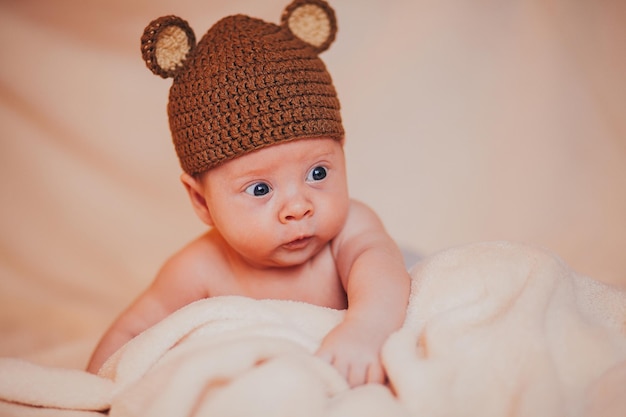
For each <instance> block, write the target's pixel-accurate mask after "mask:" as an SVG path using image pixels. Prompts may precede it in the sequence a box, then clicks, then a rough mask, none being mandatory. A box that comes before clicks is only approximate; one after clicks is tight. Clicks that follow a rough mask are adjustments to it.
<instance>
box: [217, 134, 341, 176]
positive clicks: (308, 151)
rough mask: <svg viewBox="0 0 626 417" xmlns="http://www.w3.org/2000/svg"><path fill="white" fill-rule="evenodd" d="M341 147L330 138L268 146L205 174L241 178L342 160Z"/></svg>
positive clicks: (293, 141) (299, 140)
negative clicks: (295, 166) (291, 166)
mask: <svg viewBox="0 0 626 417" xmlns="http://www.w3.org/2000/svg"><path fill="white" fill-rule="evenodd" d="M343 158H344V154H343V144H342V142H341V141H338V140H336V139H331V138H310V139H297V140H292V141H288V142H282V143H277V144H270V145H268V146H265V147H262V148H260V149H257V150H255V151H253V152H249V153H246V154H243V155H240V156H238V157H236V158H233V159H231V160H228V161H226V162H224V163H222V164H220V165H218V166H217V167H215V168H213V169H211V170H209V171H208V173H212V172H213V173H219V174H220V175H225V174H227V175H230V176H241V175H252V174H254V173H255V172H257V171H258V172H259V174H260V173H261V171H264V172H267V171H272V170H278V169H279V168H280V167H281V166H284V165H302V166H303V167H304V168H306V167H308V166H309V165H310V164H314V163H317V162H319V163H323V162H328V163H331V162H338V161H343Z"/></svg>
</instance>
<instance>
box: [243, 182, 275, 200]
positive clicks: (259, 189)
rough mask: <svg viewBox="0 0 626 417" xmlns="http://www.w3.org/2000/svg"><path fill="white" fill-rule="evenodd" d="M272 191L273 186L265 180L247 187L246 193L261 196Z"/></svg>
mask: <svg viewBox="0 0 626 417" xmlns="http://www.w3.org/2000/svg"><path fill="white" fill-rule="evenodd" d="M270 191H272V188H271V187H270V186H269V185H267V184H266V183H264V182H257V183H256V184H252V185H251V186H249V187H248V188H246V193H248V194H250V195H253V196H255V197H261V196H264V195H265V194H268V193H269V192H270Z"/></svg>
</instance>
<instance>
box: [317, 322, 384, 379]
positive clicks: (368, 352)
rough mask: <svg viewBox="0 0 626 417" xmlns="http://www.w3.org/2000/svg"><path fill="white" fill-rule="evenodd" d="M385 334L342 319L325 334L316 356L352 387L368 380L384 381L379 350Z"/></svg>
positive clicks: (370, 327)
mask: <svg viewBox="0 0 626 417" xmlns="http://www.w3.org/2000/svg"><path fill="white" fill-rule="evenodd" d="M384 341H385V336H381V335H379V334H376V327H375V326H372V325H371V324H369V325H368V323H365V322H358V323H357V322H355V321H352V322H345V321H344V322H342V323H341V324H339V325H338V326H337V327H335V328H334V329H333V330H331V331H330V333H328V335H326V337H325V338H324V340H323V341H322V345H321V346H320V348H319V349H318V351H317V353H316V354H317V356H318V357H320V358H322V359H324V360H326V361H328V362H329V363H330V364H332V365H333V366H334V367H335V368H337V370H338V371H339V372H340V373H341V374H342V375H343V376H344V377H345V378H346V380H347V381H348V383H349V384H350V386H351V387H355V386H357V385H362V384H368V383H379V384H384V383H385V380H386V376H385V370H384V369H383V366H382V363H381V361H380V349H381V347H382V345H383V342H384Z"/></svg>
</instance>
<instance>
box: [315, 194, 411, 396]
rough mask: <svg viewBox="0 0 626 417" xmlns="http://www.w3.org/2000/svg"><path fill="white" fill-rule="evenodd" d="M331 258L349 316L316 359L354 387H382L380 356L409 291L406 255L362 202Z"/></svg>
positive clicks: (353, 207) (397, 323) (355, 206)
mask: <svg viewBox="0 0 626 417" xmlns="http://www.w3.org/2000/svg"><path fill="white" fill-rule="evenodd" d="M333 252H334V253H335V257H336V261H337V267H338V270H339V273H340V276H341V277H342V280H343V283H344V287H345V289H346V292H347V294H348V310H347V312H346V316H345V318H344V320H343V322H342V323H340V324H339V325H338V326H337V327H335V328H334V329H333V330H332V331H331V332H330V333H329V334H328V335H327V336H326V337H325V339H324V340H323V341H322V345H321V347H320V349H319V351H318V355H319V356H320V357H322V358H325V359H327V360H329V361H330V362H331V363H332V364H333V365H334V366H335V367H336V368H337V369H338V370H339V371H340V372H341V373H343V374H344V375H345V376H346V378H347V379H348V382H349V383H350V385H352V386H355V385H359V384H363V383H370V382H378V383H384V381H385V377H386V376H385V373H384V370H383V367H382V364H381V361H380V350H381V348H382V345H383V343H384V342H385V340H386V339H387V337H388V336H389V335H390V334H391V333H392V332H394V331H395V330H397V329H399V328H400V326H401V325H402V323H403V322H404V317H405V313H406V306H407V303H408V298H409V291H410V278H409V275H408V273H407V272H406V268H405V266H404V262H403V258H402V254H401V252H400V250H399V249H398V247H397V245H396V244H395V243H394V241H393V240H392V239H391V237H390V236H389V235H388V234H387V232H386V231H385V229H384V227H383V225H382V223H381V222H380V220H379V219H378V217H377V216H376V214H375V213H374V212H373V211H372V210H371V209H370V208H368V207H367V206H365V205H364V204H362V203H358V202H353V203H352V204H351V207H350V213H349V215H348V220H347V223H346V226H345V227H344V230H343V231H342V232H341V233H340V235H339V236H338V237H337V238H336V239H335V241H334V242H333Z"/></svg>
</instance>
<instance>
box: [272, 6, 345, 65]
mask: <svg viewBox="0 0 626 417" xmlns="http://www.w3.org/2000/svg"><path fill="white" fill-rule="evenodd" d="M281 24H282V25H283V26H284V27H286V28H287V29H289V31H290V32H291V33H292V34H293V35H294V36H295V37H296V38H298V39H300V40H301V41H303V42H305V43H307V44H309V45H310V46H311V47H313V49H315V51H316V52H317V53H318V54H319V53H320V52H323V51H325V50H326V49H328V47H329V46H330V44H331V43H333V41H334V40H335V35H336V34H337V20H336V19H335V11H334V10H333V9H332V8H331V7H330V6H329V5H328V3H326V2H325V1H323V0H295V1H294V2H293V3H291V4H290V5H289V6H287V8H285V11H284V12H283V16H282V18H281Z"/></svg>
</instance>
